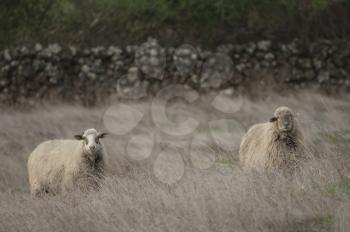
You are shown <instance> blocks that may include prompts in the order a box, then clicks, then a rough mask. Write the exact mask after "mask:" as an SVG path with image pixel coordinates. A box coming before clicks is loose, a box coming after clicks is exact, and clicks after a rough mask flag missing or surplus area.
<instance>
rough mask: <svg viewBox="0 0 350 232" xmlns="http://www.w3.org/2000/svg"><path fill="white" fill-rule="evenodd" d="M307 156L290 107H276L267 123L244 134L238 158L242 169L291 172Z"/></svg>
mask: <svg viewBox="0 0 350 232" xmlns="http://www.w3.org/2000/svg"><path fill="white" fill-rule="evenodd" d="M305 158H306V152H305V146H304V138H303V135H302V133H301V131H300V128H299V127H298V124H297V121H296V119H295V116H294V114H293V112H292V110H291V109H289V108H288V107H285V106H282V107H279V108H277V109H276V111H275V113H274V117H272V118H271V119H270V122H267V123H261V124H257V125H254V126H252V127H251V128H250V129H249V130H248V132H247V134H246V135H245V136H244V137H243V139H242V142H241V145H240V149H239V159H240V163H241V165H242V166H243V168H251V169H255V170H257V171H263V172H267V173H271V172H275V171H282V173H289V174H292V173H294V172H295V171H296V170H297V169H298V168H299V167H300V164H301V161H303V160H304V159H305Z"/></svg>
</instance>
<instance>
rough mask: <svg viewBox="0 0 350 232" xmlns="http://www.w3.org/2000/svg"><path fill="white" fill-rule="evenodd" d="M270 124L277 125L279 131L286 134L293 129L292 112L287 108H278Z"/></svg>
mask: <svg viewBox="0 0 350 232" xmlns="http://www.w3.org/2000/svg"><path fill="white" fill-rule="evenodd" d="M270 122H275V123H277V127H278V129H279V131H281V132H284V133H288V132H291V131H292V130H293V129H294V117H293V113H292V111H291V110H290V109H289V108H288V107H279V108H277V109H276V111H275V116H274V117H273V118H271V120H270Z"/></svg>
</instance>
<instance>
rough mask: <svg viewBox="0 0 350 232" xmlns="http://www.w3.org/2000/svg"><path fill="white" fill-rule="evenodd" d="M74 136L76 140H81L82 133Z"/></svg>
mask: <svg viewBox="0 0 350 232" xmlns="http://www.w3.org/2000/svg"><path fill="white" fill-rule="evenodd" d="M74 138H75V139H77V140H83V139H84V138H83V136H82V135H74Z"/></svg>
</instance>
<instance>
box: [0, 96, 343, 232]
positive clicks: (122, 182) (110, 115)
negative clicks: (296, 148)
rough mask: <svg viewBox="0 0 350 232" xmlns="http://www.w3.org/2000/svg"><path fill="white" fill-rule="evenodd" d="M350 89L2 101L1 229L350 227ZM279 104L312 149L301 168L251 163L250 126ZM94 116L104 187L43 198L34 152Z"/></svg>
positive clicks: (89, 124)
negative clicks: (32, 185)
mask: <svg viewBox="0 0 350 232" xmlns="http://www.w3.org/2000/svg"><path fill="white" fill-rule="evenodd" d="M349 99H350V96H343V97H342V98H338V99H337V98H331V97H326V96H322V95H319V94H312V93H306V92H301V93H298V94H291V95H288V96H279V95H277V94H271V95H270V96H269V97H268V98H260V99H255V100H251V99H249V98H246V97H240V98H231V97H225V96H224V95H219V99H218V96H217V95H215V94H207V95H200V96H197V97H195V98H194V100H193V99H192V100H193V101H192V102H191V103H189V102H187V101H184V100H183V99H181V98H174V99H171V100H169V101H168V102H167V104H166V105H165V108H166V110H164V105H162V104H158V103H159V102H158V101H157V99H156V100H155V99H146V100H142V101H137V102H133V101H124V102H123V101H118V102H117V101H111V102H110V104H106V105H103V106H99V107H96V108H83V107H81V106H76V105H66V104H56V105H51V104H46V105H41V106H36V107H34V108H15V109H14V108H3V109H2V110H1V114H0V148H1V150H0V157H1V162H0V231H4V232H5V231H7V232H11V231H21V232H23V231H64V232H67V231H201V232H202V231H276V232H280V231H293V232H294V231H295V232H296V231H300V232H301V231H305V232H309V231H344V232H345V231H348V228H350V221H349V220H348V219H349V218H350V184H349V183H350V179H349V175H350V145H349V144H350V117H349V113H350V103H349V102H350V101H349ZM280 105H287V106H289V107H290V108H292V109H293V110H294V111H295V113H296V115H297V118H298V121H299V123H300V125H301V128H302V130H303V133H304V135H305V138H306V143H307V144H308V146H309V148H310V150H311V151H312V153H313V155H314V158H313V159H312V160H310V161H308V162H307V163H305V165H304V167H303V169H302V171H301V173H300V174H299V175H297V176H295V177H293V178H285V177H283V176H269V177H268V176H265V175H262V174H257V173H253V172H246V171H243V170H242V169H241V168H240V166H239V162H238V146H239V144H240V139H241V137H242V135H243V134H244V133H245V131H246V130H247V129H248V128H249V127H250V126H251V125H253V124H255V123H258V122H265V121H267V120H268V119H269V117H270V116H271V115H272V113H273V111H274V109H275V108H276V107H277V106H280ZM189 118H190V119H191V120H188V119H189ZM91 127H95V128H96V129H98V130H101V131H102V130H104V131H107V132H109V133H110V134H111V135H110V136H109V137H108V138H106V139H105V140H104V144H105V146H106V149H107V151H108V153H109V159H108V170H107V174H106V175H107V177H106V180H105V183H104V185H103V187H102V189H101V190H100V191H98V192H90V193H82V192H75V193H73V194H71V195H65V196H62V195H59V196H55V197H47V198H43V199H39V200H33V199H32V198H31V197H30V193H29V185H28V180H27V178H28V177H27V170H26V162H27V158H28V155H29V154H30V152H31V151H32V150H33V149H34V148H35V147H36V146H37V145H38V144H39V143H40V142H43V141H45V140H48V139H53V138H73V135H75V134H77V133H80V132H82V131H83V130H85V129H87V128H91ZM189 128H190V129H189ZM174 131H175V132H176V134H174V133H173V132H174Z"/></svg>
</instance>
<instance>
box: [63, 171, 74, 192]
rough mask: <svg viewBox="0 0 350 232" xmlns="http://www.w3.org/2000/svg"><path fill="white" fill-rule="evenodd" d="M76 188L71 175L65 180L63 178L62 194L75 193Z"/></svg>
mask: <svg viewBox="0 0 350 232" xmlns="http://www.w3.org/2000/svg"><path fill="white" fill-rule="evenodd" d="M73 188H74V181H73V177H71V176H70V175H68V176H67V175H66V177H65V178H63V182H62V192H63V193H69V192H71V191H73Z"/></svg>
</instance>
